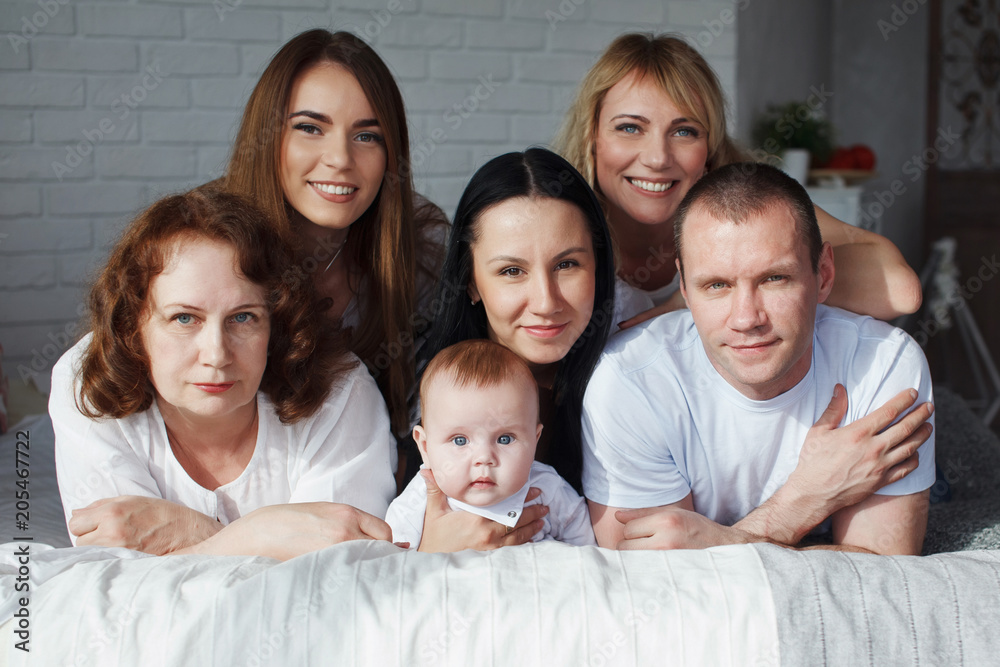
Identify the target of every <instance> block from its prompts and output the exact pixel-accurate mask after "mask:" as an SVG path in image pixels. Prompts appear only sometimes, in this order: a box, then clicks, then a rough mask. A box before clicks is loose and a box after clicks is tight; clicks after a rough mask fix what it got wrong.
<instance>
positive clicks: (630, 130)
mask: <svg viewBox="0 0 1000 667" xmlns="http://www.w3.org/2000/svg"><path fill="white" fill-rule="evenodd" d="M615 129H616V130H618V131H620V132H624V133H625V134H639V126H638V125H635V124H633V123H623V124H622V125H619V126H618V127H616V128H615Z"/></svg>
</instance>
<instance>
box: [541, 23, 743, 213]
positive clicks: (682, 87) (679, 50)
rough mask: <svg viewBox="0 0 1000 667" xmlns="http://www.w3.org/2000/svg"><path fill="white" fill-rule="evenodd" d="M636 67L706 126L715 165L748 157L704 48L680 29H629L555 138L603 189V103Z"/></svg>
mask: <svg viewBox="0 0 1000 667" xmlns="http://www.w3.org/2000/svg"><path fill="white" fill-rule="evenodd" d="M633 72H634V73H635V74H636V75H637V76H638V78H640V79H649V80H651V81H655V82H656V83H657V85H659V86H660V88H661V89H662V90H663V92H665V93H666V94H667V96H668V97H670V99H671V100H673V101H674V104H676V105H677V107H678V108H679V109H680V110H681V111H682V112H683V113H685V114H687V115H689V116H690V117H691V119H692V120H694V121H697V122H698V123H699V124H700V125H701V126H702V127H704V128H705V130H706V131H707V132H708V160H707V165H706V166H707V168H708V169H709V170H711V169H714V168H716V167H721V166H723V165H726V164H729V163H731V162H738V161H740V160H742V159H745V156H744V155H743V153H742V151H740V149H739V148H738V147H737V146H736V144H735V143H734V142H733V140H732V139H730V138H729V135H728V133H727V131H726V100H725V96H724V95H723V93H722V87H721V86H720V85H719V79H718V78H717V77H716V76H715V72H714V71H713V70H712V68H711V66H710V65H709V64H708V63H707V62H705V59H704V58H702V57H701V54H700V53H698V51H697V50H695V49H694V47H692V46H691V45H690V44H688V43H687V42H686V41H684V38H683V37H681V36H680V35H673V34H663V35H654V34H652V33H627V34H624V35H621V36H620V37H618V38H616V39H615V40H614V41H613V42H611V44H610V45H609V46H608V48H607V50H605V52H604V53H603V54H602V55H601V57H600V58H599V59H598V61H597V63H595V64H594V66H593V67H591V68H590V71H589V72H587V74H586V76H584V78H583V81H582V82H581V83H580V88H579V90H578V91H577V95H576V99H575V100H574V101H573V104H572V105H571V106H570V108H569V112H568V113H567V114H566V119H565V121H564V123H563V126H562V128H561V129H560V131H559V134H558V136H557V137H556V140H555V149H556V150H557V151H558V152H559V153H561V154H562V155H563V157H565V158H566V159H567V160H568V161H569V162H570V163H571V164H572V165H573V166H574V167H576V168H577V170H578V171H579V172H580V173H581V174H583V175H584V177H585V178H586V179H587V182H588V183H590V185H591V187H593V188H594V190H595V191H597V193H598V195H600V188H599V184H598V183H596V181H595V178H594V141H595V138H596V137H597V123H598V120H599V118H600V115H601V105H602V104H603V103H604V96H605V95H607V92H608V90H610V89H611V88H612V86H614V85H615V84H616V83H618V82H619V81H621V80H622V79H624V78H625V77H627V76H628V75H629V74H631V73H633Z"/></svg>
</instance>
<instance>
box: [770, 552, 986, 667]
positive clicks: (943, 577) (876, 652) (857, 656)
mask: <svg viewBox="0 0 1000 667" xmlns="http://www.w3.org/2000/svg"><path fill="white" fill-rule="evenodd" d="M756 548H757V551H758V553H759V554H760V557H761V559H762V560H763V561H764V566H765V568H766V570H767V574H768V578H769V581H770V584H771V594H772V596H773V599H774V607H775V611H776V616H777V620H778V638H779V642H780V645H781V664H783V665H874V666H877V667H882V666H883V665H935V666H937V665H995V664H998V662H1000V551H967V552H962V553H952V554H940V555H935V556H926V557H914V556H897V557H888V556H871V555H865V554H846V553H839V552H828V551H823V552H820V551H809V552H800V551H789V550H787V549H781V548H778V547H774V546H768V545H760V546H758V547H756Z"/></svg>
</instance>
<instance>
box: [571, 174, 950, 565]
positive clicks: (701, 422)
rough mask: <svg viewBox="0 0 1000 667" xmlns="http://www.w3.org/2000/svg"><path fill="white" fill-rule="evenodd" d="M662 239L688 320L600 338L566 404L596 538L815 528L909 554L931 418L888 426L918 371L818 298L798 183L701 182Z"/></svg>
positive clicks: (684, 539)
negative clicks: (671, 233)
mask: <svg viewBox="0 0 1000 667" xmlns="http://www.w3.org/2000/svg"><path fill="white" fill-rule="evenodd" d="M675 245H676V250H677V259H676V262H677V267H678V271H679V273H680V276H681V291H682V294H683V296H684V298H685V300H686V301H687V305H688V308H689V310H687V311H680V312H676V313H669V314H667V315H664V316H662V317H658V318H655V319H653V320H651V321H649V322H646V323H644V324H643V325H640V326H638V327H636V328H635V329H633V330H630V331H626V332H624V333H622V334H620V335H619V336H617V337H616V338H614V339H612V341H611V343H610V344H609V345H608V348H607V349H606V351H605V354H604V356H603V357H602V359H601V361H600V363H599V364H598V367H597V369H596V370H595V372H594V375H593V376H592V378H591V380H590V383H589V385H588V389H587V394H586V397H585V399H584V418H583V439H584V474H583V486H584V492H585V495H586V497H587V499H588V501H589V503H590V510H591V517H592V520H593V523H594V530H595V533H596V536H597V540H598V543H599V544H600V545H601V546H606V547H617V548H623V549H629V548H632V549H635V548H686V547H705V546H712V545H716V544H731V543H745V542H759V541H772V542H776V543H780V544H785V545H789V546H790V545H794V544H798V543H799V542H800V540H802V539H803V537H805V536H806V534H807V533H809V532H810V531H811V530H813V529H814V528H816V527H817V526H819V525H820V524H821V523H823V522H824V520H825V519H826V518H828V517H829V519H830V522H829V531H830V537H831V538H832V543H833V545H832V548H840V549H845V550H867V551H871V552H875V553H897V554H898V553H909V554H919V553H920V550H921V547H922V544H923V538H924V532H925V530H926V523H927V505H928V495H929V488H930V487H931V485H932V484H933V483H934V440H933V437H932V434H931V429H932V423H933V422H932V419H930V416H931V411H932V408H931V406H930V404H929V403H924V404H922V405H920V406H919V407H918V408H916V409H914V410H912V411H911V412H910V413H909V414H908V415H906V416H905V417H903V418H902V419H900V420H899V421H898V422H896V423H895V424H892V425H891V426H890V424H891V423H892V422H893V421H894V420H895V419H896V417H898V416H899V415H900V414H901V413H902V412H903V411H904V410H906V409H907V408H908V407H909V406H910V405H912V404H913V402H914V401H915V400H916V399H917V397H918V395H919V397H920V399H921V401H930V399H931V379H930V374H929V372H928V369H927V363H926V361H925V359H924V356H923V353H922V352H921V350H920V348H919V347H918V346H917V344H916V343H915V342H914V341H913V339H912V338H910V337H909V336H908V335H906V334H905V333H904V332H902V331H901V330H899V329H895V328H893V327H891V326H890V325H888V324H886V323H884V322H881V321H878V320H874V319H872V318H870V317H863V316H859V315H854V314H853V313H848V312H846V311H843V310H839V309H837V308H830V307H827V306H823V305H821V304H822V303H823V301H824V300H825V299H826V297H827V295H828V294H829V292H830V289H831V287H832V285H833V277H834V268H833V251H832V249H831V247H830V245H829V243H823V242H822V239H821V237H820V232H819V227H818V225H817V223H816V216H815V211H814V209H813V206H812V203H811V202H810V200H809V197H808V195H807V194H806V192H805V190H804V189H803V188H802V187H801V186H800V185H799V184H798V183H796V182H795V181H794V180H793V179H791V178H789V177H788V176H787V175H785V174H783V173H782V172H780V171H778V170H777V169H774V168H773V167H768V166H766V165H757V164H753V163H740V164H734V165H729V166H726V167H723V168H721V169H718V170H715V171H713V172H710V173H709V174H708V175H706V176H705V177H704V178H702V179H701V180H700V181H699V182H698V183H697V184H696V185H695V186H693V187H692V189H691V190H690V192H689V193H688V194H687V196H686V197H685V199H684V201H683V203H682V204H681V206H680V207H679V209H678V212H677V216H676V221H675ZM845 387H846V392H845V389H844V388H845ZM831 395H832V396H833V397H834V398H833V400H832V401H831V402H830V403H829V407H828V406H827V402H828V401H829V400H830V396H831ZM845 411H846V415H847V419H846V421H845V422H844V423H847V424H848V425H847V426H844V427H838V425H839V424H840V423H841V422H842V420H843V419H844V416H845ZM925 421H928V422H930V423H928V424H925V423H924V422H925ZM921 443H923V444H921ZM918 447H919V450H918V449H917V448H918ZM915 451H917V452H918V454H917V456H914V452H915ZM883 484H887V485H886V486H882V488H880V489H878V487H879V486H881V485H883ZM875 489H878V490H877V491H876V490H875ZM873 491H874V493H872V492H873Z"/></svg>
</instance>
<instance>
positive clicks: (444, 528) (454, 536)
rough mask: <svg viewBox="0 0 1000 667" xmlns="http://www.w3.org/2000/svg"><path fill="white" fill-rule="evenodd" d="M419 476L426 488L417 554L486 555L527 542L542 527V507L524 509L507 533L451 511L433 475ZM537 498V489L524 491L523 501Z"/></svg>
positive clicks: (544, 510) (488, 522)
mask: <svg viewBox="0 0 1000 667" xmlns="http://www.w3.org/2000/svg"><path fill="white" fill-rule="evenodd" d="M420 476H421V477H423V478H424V482H425V483H426V484H427V509H426V510H424V530H423V534H422V536H421V539H420V546H419V547H418V548H417V550H418V551H427V552H448V553H452V552H456V551H463V550H465V549H475V550H476V551H489V550H490V549H496V548H497V547H504V546H514V545H517V544H524V543H526V542H530V541H531V538H532V537H534V536H535V534H536V533H538V531H540V530H541V529H542V528H543V527H544V525H545V524H544V522H543V521H542V517H544V516H545V515H546V514H548V513H549V508H548V507H546V506H545V505H530V506H528V507H525V508H524V512H522V513H521V518H520V519H518V522H517V525H516V526H515V527H514V529H513V530H511V531H510V532H509V533H508V532H507V528H506V527H505V526H503V525H502V524H499V523H497V522H496V521H491V520H489V519H486V518H484V517H481V516H477V515H475V514H472V513H470V512H460V511H459V512H456V511H454V510H452V509H451V507H449V506H448V497H447V496H446V495H445V494H444V492H442V491H441V489H440V488H439V487H438V485H437V482H436V481H435V480H434V473H433V472H431V471H430V470H421V471H420ZM540 494H541V491H540V490H539V489H536V488H534V487H532V488H531V489H529V490H528V495H527V497H526V498H525V501H528V500H534V499H535V498H537V497H538V496H539V495H540ZM411 546H412V545H411Z"/></svg>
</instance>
